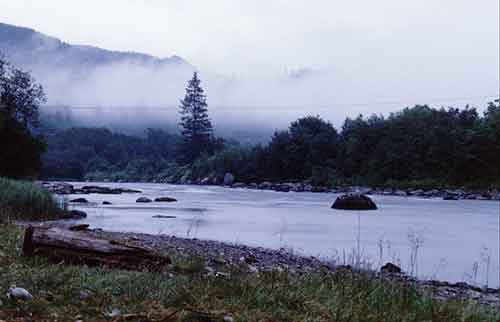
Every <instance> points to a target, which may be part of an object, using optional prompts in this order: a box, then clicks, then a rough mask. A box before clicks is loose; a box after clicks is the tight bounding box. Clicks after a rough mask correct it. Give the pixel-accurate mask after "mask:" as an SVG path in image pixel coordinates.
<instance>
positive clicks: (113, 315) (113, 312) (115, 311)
mask: <svg viewBox="0 0 500 322" xmlns="http://www.w3.org/2000/svg"><path fill="white" fill-rule="evenodd" d="M120 315H122V312H121V311H120V310H118V309H112V310H111V312H109V313H108V314H107V316H108V317H110V318H116V317H119V316H120Z"/></svg>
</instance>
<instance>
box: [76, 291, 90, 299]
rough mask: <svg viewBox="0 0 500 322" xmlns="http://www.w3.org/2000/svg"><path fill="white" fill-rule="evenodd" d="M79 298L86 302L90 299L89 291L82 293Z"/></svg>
mask: <svg viewBox="0 0 500 322" xmlns="http://www.w3.org/2000/svg"><path fill="white" fill-rule="evenodd" d="M79 298H80V301H86V300H88V299H89V298H90V293H89V292H87V291H80V295H79Z"/></svg>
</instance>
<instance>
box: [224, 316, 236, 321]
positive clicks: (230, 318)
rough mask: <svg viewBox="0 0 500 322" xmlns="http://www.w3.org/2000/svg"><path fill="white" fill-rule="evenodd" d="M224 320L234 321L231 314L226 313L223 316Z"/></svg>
mask: <svg viewBox="0 0 500 322" xmlns="http://www.w3.org/2000/svg"><path fill="white" fill-rule="evenodd" d="M224 322H234V319H233V317H232V316H230V315H226V316H225V317H224Z"/></svg>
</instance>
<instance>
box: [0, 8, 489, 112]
mask: <svg viewBox="0 0 500 322" xmlns="http://www.w3.org/2000/svg"><path fill="white" fill-rule="evenodd" d="M0 21H2V22H5V23H11V24H16V25H22V26H28V27H32V28H34V29H36V30H38V31H41V32H43V33H46V34H49V35H52V36H56V37H58V38H61V39H63V40H65V41H67V42H70V43H77V44H91V45H96V46H100V47H104V48H108V49H115V50H132V51H140V52H146V53H150V54H153V55H156V56H160V57H164V56H170V55H173V54H176V55H179V56H181V57H183V58H185V59H186V60H188V61H189V62H190V63H192V64H193V65H195V66H197V67H199V68H200V69H204V70H207V71H211V72H217V73H221V74H225V75H234V76H237V77H262V76H264V75H266V77H267V76H269V75H273V74H279V73H280V72H283V71H284V70H285V69H287V68H288V69H296V68H311V69H314V70H319V71H326V73H329V74H335V75H336V76H335V77H336V80H337V81H339V80H342V81H345V82H346V83H347V84H349V85H348V86H350V91H349V90H346V89H342V91H343V92H345V91H347V92H349V93H351V94H349V95H347V96H345V97H343V98H341V99H340V101H344V102H347V101H348V102H354V103H356V102H360V101H361V102H366V101H372V102H377V101H379V102H380V101H387V100H397V101H405V102H406V101H408V102H409V103H425V102H427V103H433V102H435V103H438V101H443V104H445V105H446V104H447V103H449V104H451V103H454V102H455V101H457V99H459V98H463V97H465V98H467V100H468V101H470V102H473V103H477V104H481V103H482V102H483V101H484V100H485V99H476V97H483V96H490V95H498V91H499V89H498V87H499V76H498V73H499V1H498V0H479V1H473V0H411V1H410V0H378V1H373V0H350V1H344V0H342V1H340V0H325V1H322V0H307V1H306V0H300V1H299V0H296V1H293V0H245V1H243V0H211V1H207V0H199V1H198V0H142V1H139V0H105V1H104V0H85V1H80V0H72V1H68V0H43V1H39V0H36V1H35V0H32V1H27V0H0ZM346 86H347V85H346ZM346 88H347V87H346ZM356 92H358V93H361V92H363V93H365V94H364V95H360V99H358V100H357V99H356ZM460 102H462V101H460Z"/></svg>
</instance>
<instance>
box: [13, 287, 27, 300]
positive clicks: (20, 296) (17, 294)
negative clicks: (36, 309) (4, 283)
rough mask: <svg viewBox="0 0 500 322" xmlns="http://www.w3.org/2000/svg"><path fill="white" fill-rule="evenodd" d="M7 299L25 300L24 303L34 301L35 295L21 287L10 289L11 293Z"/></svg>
mask: <svg viewBox="0 0 500 322" xmlns="http://www.w3.org/2000/svg"><path fill="white" fill-rule="evenodd" d="M7 297H8V298H9V299H12V300H23V301H31V300H33V295H31V294H30V292H28V291H27V290H26V289H24V288H21V287H11V288H9V291H8V292H7Z"/></svg>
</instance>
